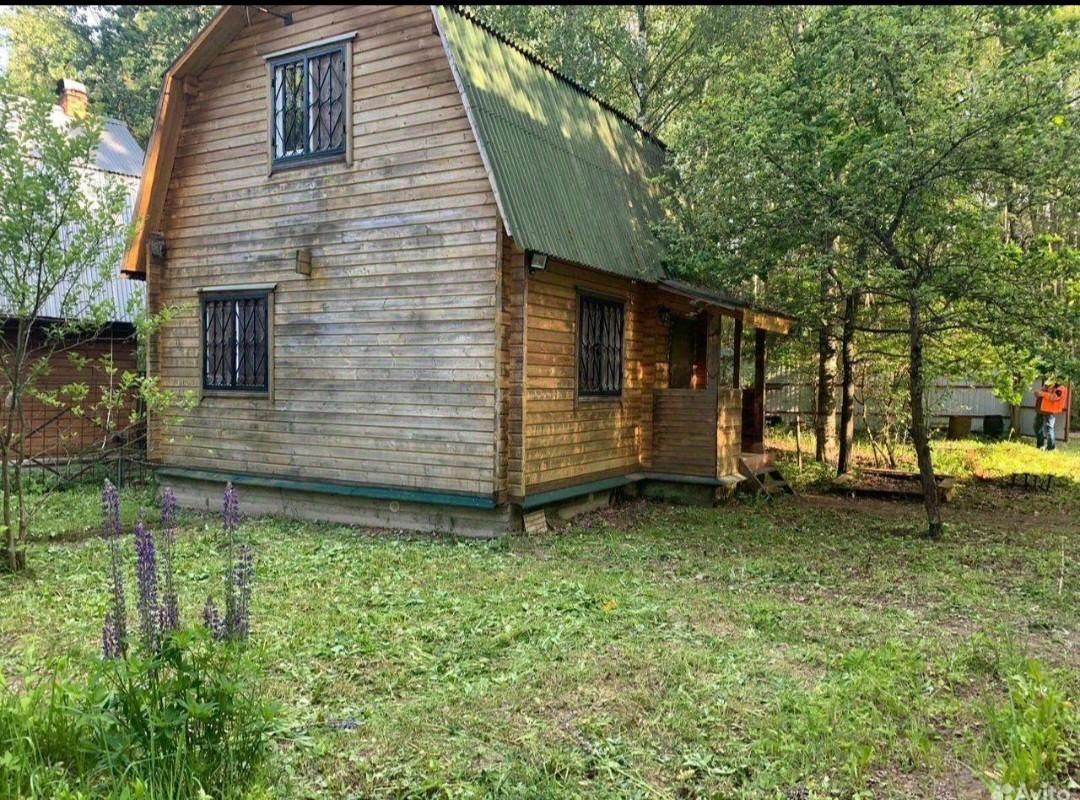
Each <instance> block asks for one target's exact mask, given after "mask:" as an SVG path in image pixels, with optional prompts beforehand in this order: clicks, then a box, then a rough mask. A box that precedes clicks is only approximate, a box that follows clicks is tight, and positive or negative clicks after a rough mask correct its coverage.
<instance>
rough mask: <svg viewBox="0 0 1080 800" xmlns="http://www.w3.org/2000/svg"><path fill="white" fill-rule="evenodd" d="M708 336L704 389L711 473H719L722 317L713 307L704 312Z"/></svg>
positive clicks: (717, 474)
mask: <svg viewBox="0 0 1080 800" xmlns="http://www.w3.org/2000/svg"><path fill="white" fill-rule="evenodd" d="M705 313H706V315H707V316H706V325H707V326H708V327H707V329H706V330H707V331H708V338H707V339H706V340H705V341H706V344H705V391H706V392H712V396H713V399H712V413H713V418H712V430H713V474H714V475H716V476H719V475H720V415H721V409H720V397H721V394H720V382H721V377H720V363H721V358H720V348H721V346H722V345H723V341H724V337H723V332H724V324H723V322H724V318H723V317H722V316H720V314H719V313H717V311H716V309H715V308H710V309H708V310H707V311H706V312H705Z"/></svg>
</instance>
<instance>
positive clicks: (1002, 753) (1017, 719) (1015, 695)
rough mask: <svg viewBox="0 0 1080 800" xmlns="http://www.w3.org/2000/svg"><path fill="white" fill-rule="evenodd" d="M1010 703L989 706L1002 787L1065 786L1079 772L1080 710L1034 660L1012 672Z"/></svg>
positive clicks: (991, 733) (1029, 788)
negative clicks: (1079, 711) (1020, 669)
mask: <svg viewBox="0 0 1080 800" xmlns="http://www.w3.org/2000/svg"><path fill="white" fill-rule="evenodd" d="M1008 682H1009V700H1008V702H1007V703H1005V704H1003V705H1001V706H997V707H993V708H990V709H988V714H987V716H988V719H989V723H990V724H989V730H990V736H991V742H992V744H993V746H994V748H995V749H996V750H997V751H998V762H997V771H996V773H995V774H993V775H992V776H991V777H992V778H993V780H994V782H995V783H997V784H998V788H1001V787H1010V788H1011V789H1012V790H1014V791H1015V790H1021V789H1027V790H1036V789H1040V788H1053V787H1058V786H1065V785H1066V784H1067V783H1068V782H1069V780H1070V779H1071V778H1075V777H1077V776H1078V775H1080V714H1078V712H1077V709H1076V706H1075V705H1074V704H1073V702H1072V701H1071V700H1070V699H1069V697H1068V695H1067V694H1066V692H1065V691H1063V690H1062V689H1060V688H1059V687H1058V686H1057V685H1056V684H1055V681H1054V680H1053V677H1052V676H1051V675H1050V674H1048V673H1047V672H1046V671H1045V670H1044V669H1043V668H1042V667H1041V666H1040V665H1039V662H1038V661H1035V660H1034V659H1031V660H1028V661H1027V664H1026V669H1025V671H1024V672H1022V673H1018V674H1014V675H1011V676H1010V677H1009V679H1008Z"/></svg>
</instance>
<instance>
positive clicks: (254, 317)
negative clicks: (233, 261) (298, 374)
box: [202, 291, 270, 392]
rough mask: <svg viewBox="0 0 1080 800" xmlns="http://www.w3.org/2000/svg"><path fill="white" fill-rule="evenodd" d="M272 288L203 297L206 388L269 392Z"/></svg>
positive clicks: (204, 382)
mask: <svg viewBox="0 0 1080 800" xmlns="http://www.w3.org/2000/svg"><path fill="white" fill-rule="evenodd" d="M269 299H270V293H269V292H268V291H253V292H235V293H229V294H216V293H215V294H207V295H203V298H202V324H203V370H202V373H203V389H210V390H213V391H244V392H267V391H269V388H270V380H269V375H268V373H269V363H270V358H269V352H268V351H269V345H270V342H269V334H268V328H267V324H268V318H267V315H268V306H269Z"/></svg>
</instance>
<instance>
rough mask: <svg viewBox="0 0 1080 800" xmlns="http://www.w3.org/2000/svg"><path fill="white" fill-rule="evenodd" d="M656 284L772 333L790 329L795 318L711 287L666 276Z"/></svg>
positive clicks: (749, 325) (750, 325)
mask: <svg viewBox="0 0 1080 800" xmlns="http://www.w3.org/2000/svg"><path fill="white" fill-rule="evenodd" d="M657 285H658V286H659V287H660V288H661V289H665V290H667V291H669V292H673V293H674V294H679V295H682V296H683V297H689V298H691V299H692V300H697V301H698V302H702V303H706V304H708V305H711V306H715V307H717V308H722V309H724V310H726V311H728V312H730V313H731V316H734V317H735V318H736V319H741V320H742V321H743V324H744V325H746V326H747V327H751V328H760V329H762V330H766V331H771V332H772V333H783V334H786V333H788V332H789V331H790V330H791V325H792V323H793V322H794V321H795V318H794V317H792V316H790V315H788V314H784V313H783V312H781V311H774V310H772V309H766V308H757V307H755V306H752V305H750V304H749V303H744V302H743V301H741V300H737V299H736V298H734V297H730V296H728V295H725V294H723V293H721V292H718V291H715V290H713V289H704V288H702V287H700V286H696V285H694V284H692V283H687V282H686V281H680V280H674V279H670V278H666V279H664V280H661V281H658V282H657Z"/></svg>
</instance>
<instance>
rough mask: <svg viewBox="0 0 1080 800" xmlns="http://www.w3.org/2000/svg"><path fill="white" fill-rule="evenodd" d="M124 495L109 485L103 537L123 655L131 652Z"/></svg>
mask: <svg viewBox="0 0 1080 800" xmlns="http://www.w3.org/2000/svg"><path fill="white" fill-rule="evenodd" d="M120 533H121V526H120V493H119V492H118V491H117V490H116V487H115V486H113V485H112V483H110V482H109V481H107V480H106V481H105V486H104V488H103V489H102V491H101V535H102V536H103V537H104V538H105V541H106V542H107V543H108V546H109V562H110V564H109V566H110V572H111V575H110V577H111V582H112V586H110V587H109V588H110V589H111V591H112V598H111V600H112V610H111V611H110V612H109V617H110V620H111V628H112V632H111V634H110V636H111V637H112V638H113V639H115V642H116V649H117V652H118V654H119V655H123V654H124V653H125V652H126V651H127V600H126V598H125V596H124V571H123V569H124V564H123V554H122V553H121V550H120V545H121V542H120Z"/></svg>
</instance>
